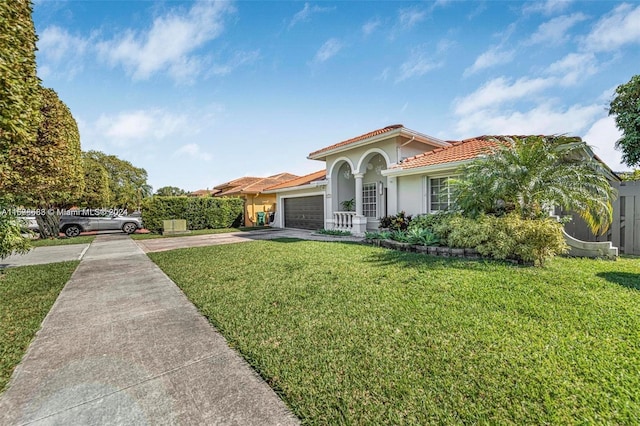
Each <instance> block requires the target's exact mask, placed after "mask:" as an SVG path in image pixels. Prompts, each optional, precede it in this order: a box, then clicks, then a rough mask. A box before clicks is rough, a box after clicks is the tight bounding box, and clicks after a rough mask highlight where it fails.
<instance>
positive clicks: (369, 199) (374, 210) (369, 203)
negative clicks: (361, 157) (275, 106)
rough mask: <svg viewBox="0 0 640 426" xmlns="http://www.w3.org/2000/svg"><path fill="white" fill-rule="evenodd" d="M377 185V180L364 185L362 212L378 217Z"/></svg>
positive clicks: (367, 215) (368, 215)
mask: <svg viewBox="0 0 640 426" xmlns="http://www.w3.org/2000/svg"><path fill="white" fill-rule="evenodd" d="M376 187H377V184H376V183H375V182H374V183H365V184H363V185H362V214H363V215H365V216H366V217H373V218H376V217H378V203H377V196H376Z"/></svg>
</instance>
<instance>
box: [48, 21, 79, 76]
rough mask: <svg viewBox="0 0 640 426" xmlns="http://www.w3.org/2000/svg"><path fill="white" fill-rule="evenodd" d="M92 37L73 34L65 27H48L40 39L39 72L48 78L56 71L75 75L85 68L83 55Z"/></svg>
mask: <svg viewBox="0 0 640 426" xmlns="http://www.w3.org/2000/svg"><path fill="white" fill-rule="evenodd" d="M90 43H91V38H83V37H79V36H74V35H71V34H70V33H69V32H68V31H67V30H65V29H64V28H60V27H57V26H51V27H47V28H45V29H44V31H42V33H41V34H40V35H39V39H38V52H37V53H38V74H39V75H40V76H41V77H43V78H47V77H49V76H51V75H53V74H56V71H57V70H59V71H58V73H60V74H64V75H66V76H67V77H68V78H72V77H74V76H75V75H76V74H78V73H79V72H81V71H82V69H83V68H84V63H83V57H84V55H85V53H86V52H87V50H88V49H89V47H90Z"/></svg>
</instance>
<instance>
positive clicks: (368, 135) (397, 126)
mask: <svg viewBox="0 0 640 426" xmlns="http://www.w3.org/2000/svg"><path fill="white" fill-rule="evenodd" d="M402 127H404V126H403V125H402V124H394V125H391V126H387V127H383V128H382V129H378V130H374V131H372V132H369V133H365V134H364V135H360V136H356V137H355V138H351V139H347V140H346V141H342V142H338V143H336V144H333V145H331V146H328V147H326V148H322V149H319V150H317V151H314V152H312V153H311V154H309V157H313V156H314V155H317V154H320V153H323V152H325V151H331V150H332V149H335V148H340V147H342V146H346V145H350V144H352V143H355V142H359V141H362V140H365V139H369V138H372V137H374V136H378V135H381V134H383V133H387V132H391V131H393V130H396V129H401V128H402Z"/></svg>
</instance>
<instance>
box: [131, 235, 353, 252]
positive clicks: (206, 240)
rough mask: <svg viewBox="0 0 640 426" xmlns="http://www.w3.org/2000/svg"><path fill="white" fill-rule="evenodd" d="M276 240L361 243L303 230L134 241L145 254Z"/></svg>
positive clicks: (351, 238)
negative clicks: (295, 239) (294, 239)
mask: <svg viewBox="0 0 640 426" xmlns="http://www.w3.org/2000/svg"><path fill="white" fill-rule="evenodd" d="M276 238H298V239H301V240H313V241H340V242H347V241H355V242H358V241H362V238H359V237H336V236H331V235H319V234H316V233H314V232H313V231H306V230H303V229H265V230H259V231H247V232H230V233H227V234H208V235H193V236H185V237H171V238H155V239H149V240H136V243H137V244H138V246H139V247H140V248H141V249H142V251H144V252H145V253H153V252H158V251H167V250H175V249H179V248H188V247H205V246H215V245H220V244H235V243H246V242H249V241H255V240H273V239H276Z"/></svg>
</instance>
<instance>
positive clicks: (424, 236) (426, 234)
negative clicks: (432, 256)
mask: <svg viewBox="0 0 640 426" xmlns="http://www.w3.org/2000/svg"><path fill="white" fill-rule="evenodd" d="M407 240H408V241H409V242H410V243H411V244H416V245H421V246H433V245H436V244H438V243H439V242H440V240H439V239H438V237H436V236H435V234H434V233H433V232H432V231H431V230H430V229H425V228H411V229H409V230H408V231H407Z"/></svg>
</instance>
